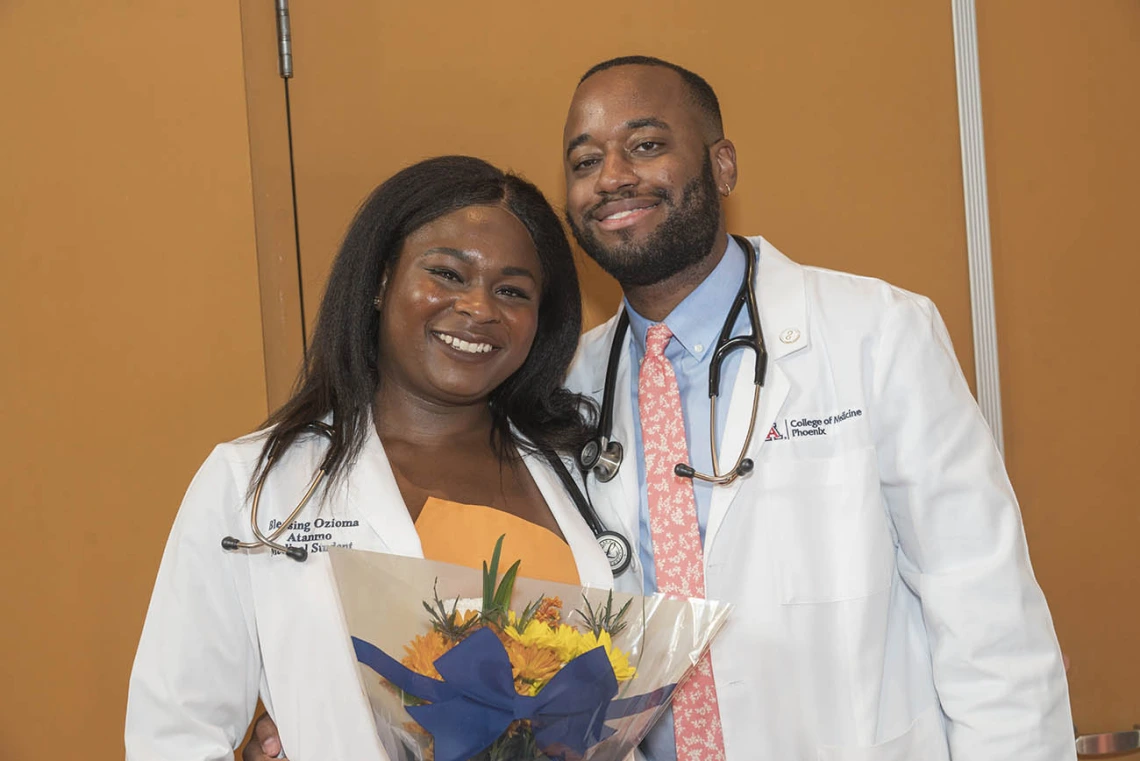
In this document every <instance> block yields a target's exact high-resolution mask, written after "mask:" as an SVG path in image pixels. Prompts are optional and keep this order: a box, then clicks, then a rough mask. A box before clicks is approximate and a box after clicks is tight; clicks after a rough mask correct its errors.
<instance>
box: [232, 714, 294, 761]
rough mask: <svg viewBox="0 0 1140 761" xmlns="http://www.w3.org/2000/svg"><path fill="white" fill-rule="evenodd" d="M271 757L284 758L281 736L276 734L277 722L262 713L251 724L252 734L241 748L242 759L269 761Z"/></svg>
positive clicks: (243, 760) (245, 760)
mask: <svg viewBox="0 0 1140 761" xmlns="http://www.w3.org/2000/svg"><path fill="white" fill-rule="evenodd" d="M273 758H285V756H284V755H281V738H280V737H278V735H277V724H275V723H274V721H273V719H271V718H270V717H269V714H267V713H263V714H261V716H259V717H258V718H257V722H256V723H255V724H254V725H253V735H251V736H250V738H249V742H247V743H246V744H245V747H244V748H242V749H241V759H242V761H269V759H273Z"/></svg>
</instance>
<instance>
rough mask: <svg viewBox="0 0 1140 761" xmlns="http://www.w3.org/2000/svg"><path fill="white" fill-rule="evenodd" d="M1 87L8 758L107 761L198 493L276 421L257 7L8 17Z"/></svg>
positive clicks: (0, 386)
mask: <svg viewBox="0 0 1140 761" xmlns="http://www.w3.org/2000/svg"><path fill="white" fill-rule="evenodd" d="M0 71H3V72H4V75H3V76H2V77H0V104H2V105H0V109H2V112H0V113H2V116H0V357H3V359H2V360H0V362H2V363H3V364H2V367H0V420H2V421H3V427H4V439H5V440H4V443H3V445H0V446H2V447H3V456H2V457H0V484H2V488H0V492H2V493H3V496H4V506H3V511H4V513H3V514H4V526H5V533H6V539H5V541H4V544H5V548H4V552H2V553H0V578H2V579H3V584H2V587H0V590H2V591H0V597H2V602H0V610H2V611H3V618H4V624H3V626H2V627H0V696H2V697H0V758H3V759H4V760H5V761H35V760H38V759H44V758H57V757H80V758H89V759H96V760H97V761H110V760H111V759H121V758H122V757H123V748H122V731H123V711H124V705H125V701H126V686H127V675H128V673H129V671H130V665H131V660H132V658H133V656H134V650H135V646H136V644H137V642H138V636H139V630H140V627H141V625H142V619H143V615H144V613H145V610H146V603H147V600H148V599H149V596H150V588H151V585H152V584H153V583H154V573H155V570H156V568H157V565H158V559H159V556H160V554H161V551H162V546H163V543H164V541H165V537H166V534H167V532H168V531H169V528H170V523H171V520H172V519H173V516H174V513H175V510H176V509H177V507H178V502H179V500H180V498H181V495H182V492H183V491H184V489H185V488H186V485H187V484H188V483H189V480H190V477H191V476H192V475H193V473H194V471H195V469H196V468H197V466H198V464H199V463H200V462H201V461H202V460H203V459H204V458H205V456H206V455H207V454H208V453H209V449H210V447H211V445H212V444H213V443H214V442H216V441H218V440H220V439H224V438H228V437H232V436H235V435H238V434H240V433H242V432H243V431H246V430H248V429H249V428H250V427H251V426H253V425H254V424H256V423H257V422H258V421H259V420H260V419H261V418H262V417H264V415H265V411H266V404H265V380H264V367H263V362H262V345H261V325H260V319H259V311H258V280H257V268H256V256H255V251H254V233H253V213H252V204H251V186H250V169H249V146H248V134H247V129H246V116H245V113H246V111H245V108H246V106H245V95H244V87H243V82H242V59H241V36H240V25H239V16H238V9H237V6H236V4H233V3H230V2H222V0H203V2H195V3H90V2H85V3H81V2H66V1H64V2H42V1H39V0H8V2H5V3H3V4H2V5H0ZM219 552H220V550H219Z"/></svg>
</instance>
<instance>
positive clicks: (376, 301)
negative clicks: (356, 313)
mask: <svg viewBox="0 0 1140 761" xmlns="http://www.w3.org/2000/svg"><path fill="white" fill-rule="evenodd" d="M382 303H384V302H382V301H380V296H379V294H377V296H376V298H374V299H372V306H374V307H376V311H377V312H379V311H380V305H381V304H382Z"/></svg>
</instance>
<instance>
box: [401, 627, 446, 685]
mask: <svg viewBox="0 0 1140 761" xmlns="http://www.w3.org/2000/svg"><path fill="white" fill-rule="evenodd" d="M453 647H455V643H454V642H452V641H451V640H449V639H447V638H446V637H444V636H443V635H442V634H440V633H439V632H437V631H436V630H435V629H432V630H431V631H430V632H428V633H427V634H421V635H420V636H418V637H416V638H415V639H413V640H412V641H411V643H410V644H408V645H404V653H405V656H404V659H403V660H402V661H400V663H402V664H404V665H405V666H407V667H408V668H410V669H411V670H412V671H414V672H416V673H417V674H422V675H423V676H430V677H431V678H432V679H440V678H441V677H440V675H439V672H438V671H436V670H435V659H436V658H438V657H439V656H441V655H443V654H444V653H446V652H447V651H448V650H450V649H451V648H453Z"/></svg>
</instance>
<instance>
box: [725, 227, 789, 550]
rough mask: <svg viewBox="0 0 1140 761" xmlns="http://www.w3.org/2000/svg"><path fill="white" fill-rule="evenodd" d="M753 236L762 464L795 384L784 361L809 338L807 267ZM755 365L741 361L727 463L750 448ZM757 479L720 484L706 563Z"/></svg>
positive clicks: (754, 450) (753, 452)
mask: <svg viewBox="0 0 1140 761" xmlns="http://www.w3.org/2000/svg"><path fill="white" fill-rule="evenodd" d="M749 240H751V242H752V245H753V246H755V247H756V250H757V252H758V258H759V260H758V262H757V265H758V266H757V267H756V274H755V276H754V282H755V285H756V300H757V305H758V309H759V312H760V323H761V331H762V333H763V336H764V346H765V348H766V349H767V350H768V371H767V376H766V377H765V381H764V387H763V388H762V389H761V391H760V402H759V407H758V409H757V411H756V425H755V428H754V430H753V433H752V441H751V443H750V444H749V447H748V452H747V454H746V456H747V457H750V458H752V460H753V462H759V459H760V457H761V456H762V454H763V452H762V449H763V447H764V446H765V439H766V438H767V436H768V432H769V431H770V430H771V428H772V424H773V423H774V422H775V420H776V417H777V415H779V413H780V410H781V409H782V408H783V406H784V402H785V400H786V399H787V397H788V392H789V391H790V390H791V383H790V381H789V380H788V376H787V373H786V372H785V371H784V369H783V367H782V366H781V362H782V360H784V358H785V357H787V356H788V355H790V354H793V353H795V352H797V351H799V350H801V349H803V348H805V347H806V346H807V345H808V343H809V342H808V325H807V307H806V297H805V294H804V274H803V268H802V267H801V266H800V265H798V264H796V263H794V262H792V261H791V260H789V259H788V258H786V257H785V256H784V255H783V254H781V253H780V252H779V251H777V250H776V249H775V248H774V247H773V246H772V245H771V244H770V243H768V242H767V241H766V240H764V239H763V238H760V237H756V238H750V239H749ZM751 368H752V365H751V363H750V362H749V361H748V360H747V359H746V360H745V361H743V362H741V364H740V370H739V371H738V372H737V373H736V380H735V381H734V382H733V386H732V394H731V396H730V397H729V406H728V417H727V421H726V423H725V428H724V431H723V432H722V434H721V439H720V448H719V452H720V453H721V454H720V459H721V463H722V467H729V466H730V465H731V464H732V463H734V462H736V453H737V452H739V451H740V450H741V448H742V447H743V446H744V439H745V437H746V436H747V433H748V423H749V421H750V420H751V419H752V397H753V389H754V386H753V374H752V372H751ZM754 477H755V475H754V474H750V475H747V476H744V477H742V478H738V479H736V480H735V481H733V482H732V483H731V484H729V485H728V486H718V487H716V488H715V489H714V490H713V498H712V504H711V506H710V509H709V523H708V527H707V529H706V532H705V548H706V551H705V558H706V562H707V558H708V557H709V555H710V552H709V551H708V548H711V547H712V544H713V541H714V539H715V538H716V533H717V531H718V530H719V529H720V527H721V525H722V524H723V522H724V517H725V515H726V513H727V512H728V508H729V506H730V505H731V504H732V503H733V501H734V500H735V499H736V497H737V495H738V494H739V493H740V490H741V489H742V488H743V487H744V485H745V483H746V482H747V481H748V480H749V479H750V478H754Z"/></svg>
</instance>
